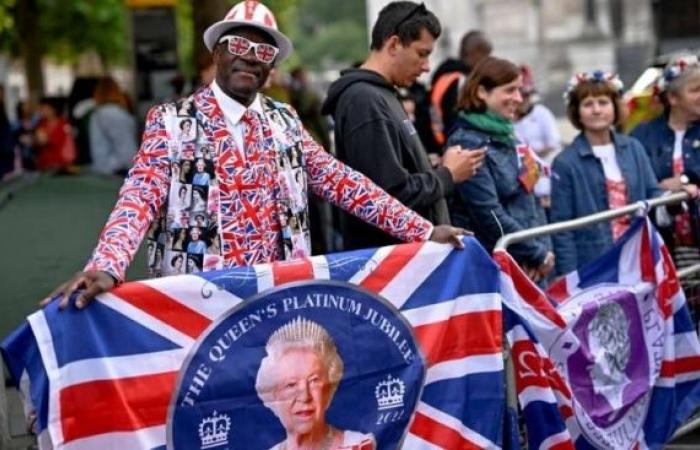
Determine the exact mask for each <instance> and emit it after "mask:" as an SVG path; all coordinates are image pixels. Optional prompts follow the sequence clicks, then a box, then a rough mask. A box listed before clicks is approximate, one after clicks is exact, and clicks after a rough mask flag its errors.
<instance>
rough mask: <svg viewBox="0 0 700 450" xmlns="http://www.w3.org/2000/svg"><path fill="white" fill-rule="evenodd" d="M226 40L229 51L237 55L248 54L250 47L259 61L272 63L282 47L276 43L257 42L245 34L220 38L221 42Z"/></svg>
mask: <svg viewBox="0 0 700 450" xmlns="http://www.w3.org/2000/svg"><path fill="white" fill-rule="evenodd" d="M222 42H226V43H227V48H228V51H229V53H231V54H232V55H236V56H244V55H247V54H248V52H249V51H250V49H251V48H252V49H253V53H255V57H256V58H258V61H260V62H262V63H265V64H270V63H272V61H274V60H275V57H276V56H277V54H278V53H279V52H280V49H278V48H277V47H275V46H274V45H270V44H264V43H260V44H259V43H257V42H253V41H251V40H249V39H246V38H244V37H243V36H224V37H222V38H221V39H219V43H222Z"/></svg>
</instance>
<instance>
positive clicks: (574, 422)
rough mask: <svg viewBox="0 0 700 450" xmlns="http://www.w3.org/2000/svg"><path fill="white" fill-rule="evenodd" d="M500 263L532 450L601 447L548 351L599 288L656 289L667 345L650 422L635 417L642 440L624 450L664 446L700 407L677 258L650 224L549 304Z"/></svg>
mask: <svg viewBox="0 0 700 450" xmlns="http://www.w3.org/2000/svg"><path fill="white" fill-rule="evenodd" d="M494 259H495V260H496V261H497V263H498V264H499V266H500V267H501V289H502V293H503V301H504V305H505V307H504V308H503V314H504V323H505V328H506V334H507V338H508V342H509V344H510V346H511V348H512V356H513V363H514V366H515V374H516V380H515V381H516V387H517V392H518V399H519V403H520V406H521V408H522V410H523V414H524V416H525V421H526V425H527V431H528V440H529V445H530V448H539V449H567V448H578V449H589V448H595V447H594V446H593V444H592V443H591V441H590V440H589V439H587V437H586V435H585V433H584V432H583V431H582V429H581V421H580V420H578V419H577V416H576V414H575V411H574V409H575V408H576V406H575V404H574V403H575V399H574V395H573V393H572V389H573V386H572V385H570V384H569V383H567V381H566V377H567V374H566V373H562V372H561V371H560V370H558V369H557V367H561V366H558V365H556V364H555V363H554V362H553V359H551V358H550V357H551V354H548V352H547V350H546V348H551V347H552V345H551V344H552V340H553V339H555V338H556V337H557V336H563V335H564V334H563V331H564V330H569V329H571V327H572V325H571V323H567V320H569V322H570V321H571V317H570V316H569V317H568V318H567V316H565V315H561V314H560V312H561V311H562V310H563V308H564V306H565V305H566V302H567V301H568V300H569V299H571V298H572V297H573V296H574V295H576V294H579V293H582V292H583V291H584V290H587V289H590V288H593V287H595V286H604V285H606V284H611V285H617V286H619V285H624V286H632V287H635V286H636V287H639V286H642V285H651V286H653V291H652V292H655V295H654V296H653V297H651V298H652V299H653V300H652V301H655V302H656V304H655V305H654V306H655V311H658V315H659V322H658V323H661V324H662V326H661V327H663V331H664V332H665V336H666V338H667V339H665V341H664V345H663V349H662V350H661V351H660V355H662V357H663V360H662V361H661V364H660V371H659V372H658V373H657V375H656V378H655V379H654V380H652V383H653V384H652V386H651V387H650V394H648V399H647V400H646V401H648V405H647V406H646V407H645V409H644V412H643V414H645V416H643V417H642V418H641V419H637V420H640V422H639V423H640V427H639V428H640V429H639V430H633V429H631V430H627V431H628V433H636V434H632V436H631V438H630V437H629V436H626V437H625V439H626V440H628V441H629V442H630V445H629V447H627V446H625V447H624V448H634V449H645V448H652V449H658V448H662V447H663V446H664V445H665V444H666V442H667V441H668V440H669V439H670V437H671V436H672V434H673V432H674V431H675V430H676V428H677V427H678V426H679V425H680V424H682V423H683V422H684V421H685V420H686V419H687V417H688V416H689V415H690V414H691V413H692V412H693V410H694V409H695V408H696V407H697V405H698V403H699V401H700V344H699V343H698V337H697V335H696V333H695V331H694V328H693V325H692V321H691V318H690V315H689V312H688V308H687V306H686V301H685V296H684V294H683V291H682V289H681V288H680V284H679V281H678V278H677V276H676V272H675V268H674V267H673V263H672V260H671V257H670V255H669V253H668V250H667V249H666V247H665V246H664V244H663V242H662V240H661V238H660V236H659V235H658V233H657V232H656V231H655V230H654V228H653V226H652V225H651V224H650V223H649V222H648V219H639V220H638V221H637V222H636V223H634V224H633V225H632V226H631V227H630V229H629V230H628V231H627V232H626V233H625V234H624V235H623V237H622V238H621V239H620V241H618V243H617V244H616V245H615V247H614V248H613V249H612V250H611V251H610V252H608V253H607V254H605V255H603V256H602V257H601V258H599V259H598V260H596V261H595V262H593V263H591V264H590V265H588V266H586V267H584V268H582V269H580V270H578V271H576V272H573V273H571V274H569V275H567V276H566V277H565V278H563V279H561V280H560V281H559V282H558V283H556V284H554V285H553V286H552V287H551V289H550V290H549V292H548V294H549V298H548V297H547V296H545V294H544V293H542V291H540V290H539V289H538V288H537V287H536V286H534V285H533V284H532V283H531V282H530V281H529V280H528V279H527V277H526V276H525V275H524V274H523V273H522V271H520V270H519V268H518V267H517V265H516V263H515V262H514V261H513V259H512V258H511V257H510V256H509V255H508V254H507V253H505V252H502V251H497V252H496V253H495V254H494ZM647 319H649V322H648V323H652V322H651V318H644V320H645V325H647V324H648V323H647V321H646V320H647ZM652 345H653V344H652ZM634 357H636V358H639V357H640V355H634ZM570 375H571V373H569V376H570ZM606 438H610V439H614V438H615V437H614V436H613V437H611V436H607V437H606ZM630 439H631V440H630ZM620 448H623V447H620Z"/></svg>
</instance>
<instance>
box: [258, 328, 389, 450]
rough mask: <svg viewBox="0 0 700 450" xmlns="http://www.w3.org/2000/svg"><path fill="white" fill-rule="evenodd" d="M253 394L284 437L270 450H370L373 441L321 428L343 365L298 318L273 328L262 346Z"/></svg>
mask: <svg viewBox="0 0 700 450" xmlns="http://www.w3.org/2000/svg"><path fill="white" fill-rule="evenodd" d="M265 352H266V356H265V357H264V358H263V359H262V362H261V364H260V369H259V370H258V373H257V377H256V381H255V390H256V391H257V394H258V396H259V397H260V399H261V400H262V402H263V404H264V405H265V406H266V407H267V408H269V409H270V410H271V411H272V412H273V413H274V414H275V416H276V417H277V419H278V420H279V421H280V423H281V424H282V426H283V427H284V429H285V431H286V434H287V435H286V438H285V440H283V441H282V442H279V443H278V444H276V445H274V446H273V447H272V448H271V450H292V449H302V448H304V449H311V448H313V449H324V450H343V449H348V450H349V449H357V450H373V449H375V448H376V443H375V439H374V436H373V435H372V434H364V433H361V432H357V431H350V430H340V429H338V428H336V427H334V426H332V425H331V424H329V423H328V422H326V411H327V410H328V408H329V406H330V404H331V402H332V401H333V396H334V395H335V392H336V390H337V389H338V385H339V383H340V380H341V379H342V377H343V370H344V365H343V360H342V359H341V358H340V355H339V354H338V350H337V348H336V345H335V342H334V341H333V338H331V336H330V334H329V333H328V331H326V330H325V329H324V328H323V327H322V326H321V325H319V324H318V323H316V322H313V321H311V320H307V319H304V318H301V317H297V318H296V319H293V320H291V321H290V322H288V323H286V324H285V325H283V326H281V327H280V328H278V329H277V330H276V331H275V332H274V333H272V335H271V336H270V338H269V339H268V341H267V344H266V345H265Z"/></svg>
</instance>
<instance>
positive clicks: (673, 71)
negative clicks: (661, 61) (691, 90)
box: [655, 55, 700, 94]
mask: <svg viewBox="0 0 700 450" xmlns="http://www.w3.org/2000/svg"><path fill="white" fill-rule="evenodd" d="M691 68H696V69H697V68H700V61H698V57H697V56H695V55H683V56H679V57H677V58H674V59H672V60H671V62H669V63H668V64H667V65H666V68H665V69H664V71H663V72H662V73H661V76H660V77H659V79H658V80H657V81H656V86H655V90H656V93H657V94H658V93H661V92H664V91H665V90H666V89H668V85H669V84H671V83H672V82H673V80H675V79H676V78H678V77H679V76H681V74H682V73H683V72H685V71H686V70H688V69H691Z"/></svg>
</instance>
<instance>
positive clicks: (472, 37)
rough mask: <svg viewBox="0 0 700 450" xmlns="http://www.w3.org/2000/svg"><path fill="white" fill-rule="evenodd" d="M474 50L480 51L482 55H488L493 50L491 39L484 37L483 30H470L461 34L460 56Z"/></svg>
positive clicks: (462, 56)
mask: <svg viewBox="0 0 700 450" xmlns="http://www.w3.org/2000/svg"><path fill="white" fill-rule="evenodd" d="M474 50H477V51H480V52H482V53H483V54H484V55H490V54H491V51H492V50H493V46H492V45H491V41H489V38H487V37H486V35H485V34H484V32H483V31H480V30H471V31H468V32H467V33H465V34H464V36H462V40H461V42H460V43H459V56H460V58H464V57H465V56H466V55H467V54H468V53H470V52H472V51H474Z"/></svg>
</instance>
